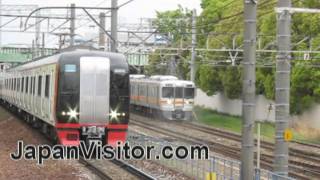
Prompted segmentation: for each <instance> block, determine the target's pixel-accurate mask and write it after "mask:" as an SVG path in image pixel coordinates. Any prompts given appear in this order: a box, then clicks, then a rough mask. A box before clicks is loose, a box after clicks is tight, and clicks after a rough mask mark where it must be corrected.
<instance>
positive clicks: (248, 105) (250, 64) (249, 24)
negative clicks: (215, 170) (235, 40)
mask: <svg viewBox="0 0 320 180" xmlns="http://www.w3.org/2000/svg"><path fill="white" fill-rule="evenodd" d="M256 19H257V1H255V0H244V26H245V27H244V52H243V54H244V62H243V91H242V92H243V100H242V101H243V102H242V116H243V120H242V144H241V179H242V180H250V179H251V180H252V179H253V178H254V122H255V116H256V113H255V97H256V85H255V83H256V35H257V30H256V25H257V22H256Z"/></svg>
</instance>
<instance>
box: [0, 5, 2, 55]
mask: <svg viewBox="0 0 320 180" xmlns="http://www.w3.org/2000/svg"><path fill="white" fill-rule="evenodd" d="M0 14H2V0H0ZM0 26H2V17H0ZM1 48H2V27H0V49H1Z"/></svg>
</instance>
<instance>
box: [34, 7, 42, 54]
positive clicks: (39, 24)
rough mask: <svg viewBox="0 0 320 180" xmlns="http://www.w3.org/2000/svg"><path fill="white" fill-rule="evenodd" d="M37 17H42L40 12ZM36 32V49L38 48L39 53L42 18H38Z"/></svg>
mask: <svg viewBox="0 0 320 180" xmlns="http://www.w3.org/2000/svg"><path fill="white" fill-rule="evenodd" d="M36 15H37V17H39V16H40V11H38V12H37V13H36ZM35 30H36V34H35V47H36V52H37V53H38V51H39V48H40V31H41V21H40V18H36V21H35Z"/></svg>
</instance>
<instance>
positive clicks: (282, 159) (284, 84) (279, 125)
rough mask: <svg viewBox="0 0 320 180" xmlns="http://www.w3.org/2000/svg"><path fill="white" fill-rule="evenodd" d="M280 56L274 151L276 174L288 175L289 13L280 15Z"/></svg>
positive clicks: (286, 0) (284, 2)
mask: <svg viewBox="0 0 320 180" xmlns="http://www.w3.org/2000/svg"><path fill="white" fill-rule="evenodd" d="M278 7H279V8H281V7H291V0H278ZM277 21H278V25H277V26H278V30H277V40H278V55H277V63H276V135H275V151H274V155H275V156H274V157H275V159H274V172H275V173H276V174H279V175H284V176H287V175H288V158H289V157H288V143H287V142H286V141H285V140H284V132H285V130H286V129H287V128H288V121H289V117H290V71H291V70H290V69H291V67H290V59H291V55H290V52H289V51H290V50H291V38H290V36H291V28H290V26H291V14H290V13H289V11H283V12H282V13H278V16H277Z"/></svg>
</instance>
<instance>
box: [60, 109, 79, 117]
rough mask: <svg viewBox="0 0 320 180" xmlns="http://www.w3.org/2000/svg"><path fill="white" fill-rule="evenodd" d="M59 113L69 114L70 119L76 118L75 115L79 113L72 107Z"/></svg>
mask: <svg viewBox="0 0 320 180" xmlns="http://www.w3.org/2000/svg"><path fill="white" fill-rule="evenodd" d="M61 115H62V116H69V118H70V119H77V116H78V115H79V113H78V112H77V111H76V110H74V109H70V110H69V112H65V111H62V112H61Z"/></svg>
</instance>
